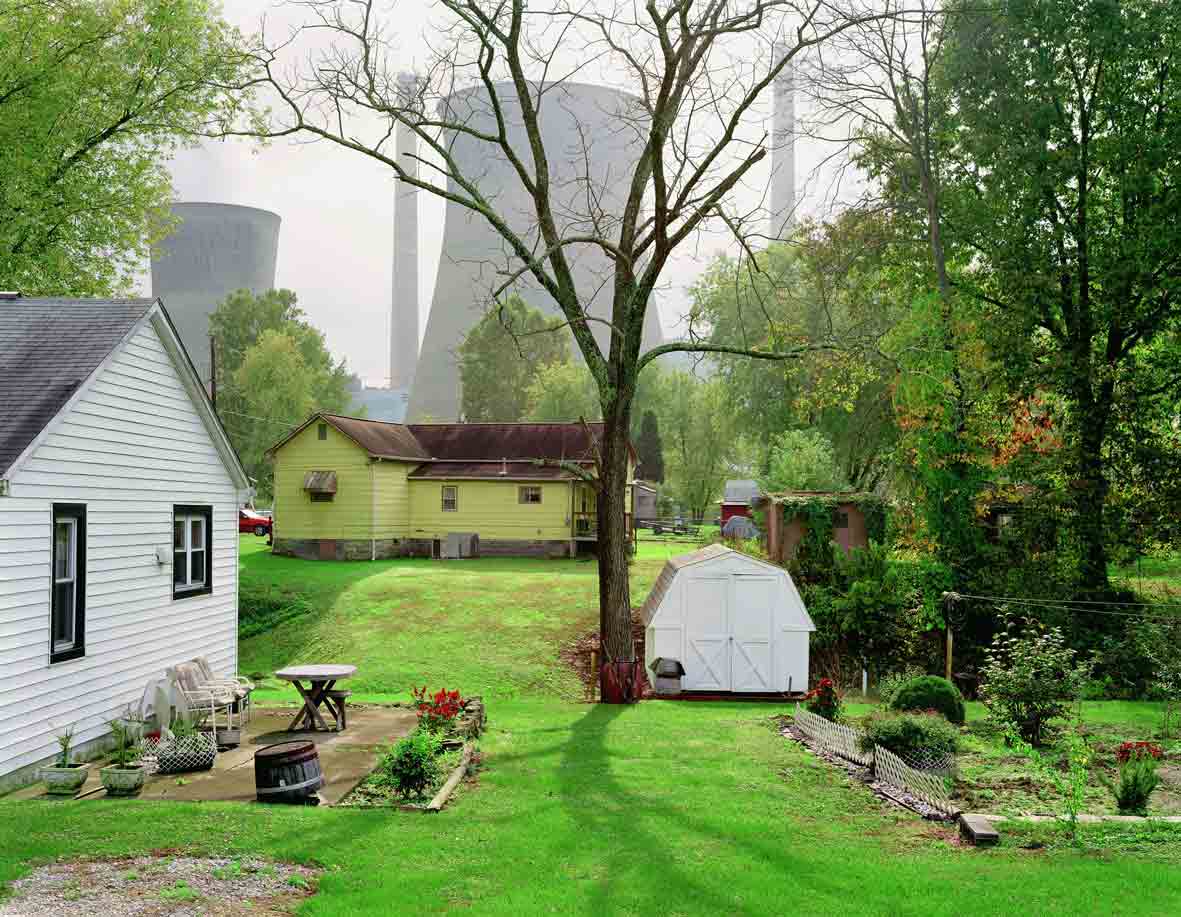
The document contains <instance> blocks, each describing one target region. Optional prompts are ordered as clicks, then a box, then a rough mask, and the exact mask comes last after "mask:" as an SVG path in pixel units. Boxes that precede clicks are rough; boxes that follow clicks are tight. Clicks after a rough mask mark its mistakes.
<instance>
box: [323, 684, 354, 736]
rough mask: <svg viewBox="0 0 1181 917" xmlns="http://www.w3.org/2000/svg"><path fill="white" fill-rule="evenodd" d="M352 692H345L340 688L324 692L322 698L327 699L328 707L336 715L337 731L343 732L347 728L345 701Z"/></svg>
mask: <svg viewBox="0 0 1181 917" xmlns="http://www.w3.org/2000/svg"><path fill="white" fill-rule="evenodd" d="M352 693H353V692H352V691H345V690H342V689H340V688H333V689H332V690H331V691H325V692H324V697H326V698H327V699H328V706H330V707H331V708H332V709H333V712H334V713H335V715H336V725H337V729H338V730H339V731H342V732H343V731H344V730H345V729H347V728H348V725H349V723H348V716H347V714H346V713H345V701H347V700H348V699H349V696H350V695H351V694H352Z"/></svg>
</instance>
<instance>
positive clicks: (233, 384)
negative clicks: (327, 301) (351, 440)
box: [209, 290, 353, 501]
mask: <svg viewBox="0 0 1181 917" xmlns="http://www.w3.org/2000/svg"><path fill="white" fill-rule="evenodd" d="M296 302H297V300H296V295H295V293H293V292H292V291H291V290H267V291H266V292H264V293H257V294H256V293H251V292H250V291H249V290H238V291H236V292H234V293H231V294H230V295H229V296H227V297H226V298H225V299H224V300H223V301H222V302H221V304H220V305H219V306H218V307H217V309H216V310H215V311H214V312H213V314H212V315H211V316H210V317H209V332H210V334H211V335H212V337H213V341H214V357H215V361H216V366H217V411H218V414H219V415H220V416H221V419H222V421H223V423H224V424H225V425H226V428H227V430H229V433H230V439H231V440H232V441H233V443H234V447H235V448H236V449H237V450H238V454H239V455H240V456H241V458H242V461H243V464H244V465H245V466H246V470H247V472H248V473H249V474H250V476H251V477H253V478H254V479H255V480H256V482H257V483H256V487H257V488H258V493H259V499H260V500H262V501H266V500H269V499H270V496H271V479H272V471H271V466H270V463H269V462H267V461H266V459H265V456H264V454H263V453H264V452H265V451H266V449H267V447H269V446H271V445H273V444H274V443H275V442H276V441H278V440H279V439H280V438H281V437H282V436H283V433H284V432H285V431H286V430H289V429H291V428H292V427H293V426H295V425H296V424H299V423H302V422H303V421H304V420H305V419H306V418H307V416H308V415H309V414H311V413H312V412H313V411H333V412H337V413H350V412H351V411H352V409H353V406H352V395H351V394H350V392H349V372H348V368H347V366H346V365H345V362H344V360H336V359H335V358H334V357H333V356H332V354H331V352H330V351H329V350H328V347H327V345H326V343H325V340H324V335H323V333H322V332H321V331H320V330H319V329H318V328H315V327H313V326H312V325H310V324H309V323H308V322H307V321H306V320H305V318H304V313H303V310H302V309H300V308H299V307H298V305H296ZM264 344H265V347H264ZM260 348H262V349H261V350H260ZM248 364H250V368H249V371H244V368H245V367H247V365H248ZM275 386H278V387H279V389H280V391H275V390H274V387H275Z"/></svg>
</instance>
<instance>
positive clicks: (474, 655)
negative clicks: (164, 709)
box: [238, 535, 696, 702]
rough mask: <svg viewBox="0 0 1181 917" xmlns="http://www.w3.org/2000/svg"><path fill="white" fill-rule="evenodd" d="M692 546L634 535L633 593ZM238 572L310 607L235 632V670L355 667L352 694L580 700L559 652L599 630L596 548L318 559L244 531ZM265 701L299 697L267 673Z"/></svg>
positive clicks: (639, 597)
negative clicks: (455, 693) (414, 689)
mask: <svg viewBox="0 0 1181 917" xmlns="http://www.w3.org/2000/svg"><path fill="white" fill-rule="evenodd" d="M695 547H696V545H694V544H685V543H679V542H668V543H664V542H659V541H647V542H642V543H641V545H640V548H639V550H638V551H637V554H636V557H635V559H634V562H633V563H632V568H631V570H632V574H631V587H632V601H633V603H634V604H636V605H639V604H641V603H642V602H643V601H644V598H645V596H646V595H647V593H648V589H649V588H650V587H651V585H652V582H653V580H655V578H656V577H657V576H658V575H659V573H660V570H661V567H663V565H664V562H665V561H666V560H667V559H668V558H669V557H670V556H673V555H675V554H680V553H684V552H685V551H690V550H693V549H694V548H695ZM241 558H242V561H241V565H242V581H243V583H250V584H252V585H262V586H268V587H270V588H272V589H274V590H278V591H280V592H286V593H290V594H293V595H296V594H298V595H303V596H305V597H306V598H307V599H308V601H309V604H310V605H311V607H312V608H313V612H312V613H311V614H308V615H305V616H303V617H300V618H297V619H295V620H292V621H289V622H287V623H285V624H284V625H283V626H281V627H278V628H276V629H274V630H272V631H268V632H266V633H263V634H259V635H257V636H254V637H251V638H248V639H245V640H242V641H241V644H240V646H239V649H238V653H239V669H240V670H241V671H242V672H246V673H250V674H261V675H263V676H269V675H271V674H272V673H273V672H275V671H276V670H277V669H281V668H283V667H284V666H286V665H291V664H293V663H312V662H342V663H349V664H352V665H356V666H357V676H356V677H355V678H354V679H352V680H350V682H349V684H348V687H349V688H350V689H351V690H353V691H354V692H356V693H357V694H358V696H359V697H360V698H365V697H373V696H375V695H381V696H386V697H388V696H396V697H400V698H403V699H406V698H409V690H410V688H411V686H414V685H422V684H428V685H429V686H430V687H431V688H438V687H442V686H444V685H446V686H447V687H458V688H461V689H462V690H463V691H465V692H466V693H468V694H482V695H484V697H485V699H486V700H490V699H495V698H511V697H521V696H529V695H533V696H539V695H540V696H546V697H563V698H569V699H576V698H578V697H580V696H581V694H582V687H581V685H580V684H579V683H578V680H577V677H576V676H575V674H574V671H573V669H571V667H570V666H569V665H568V664H566V663H564V662H563V661H562V660H561V659H560V658H559V653H560V651H561V650H562V649H564V648H567V647H569V646H571V645H573V643H574V642H575V641H576V640H578V639H579V638H580V637H582V636H584V635H586V634H587V633H590V632H593V631H596V630H598V626H599V612H598V602H599V592H598V590H599V586H598V572H597V568H596V564H595V562H594V559H593V558H583V559H574V560H571V559H563V560H546V559H535V558H479V559H476V560H465V561H437V560H425V559H419V558H411V559H398V560H386V561H376V562H364V561H357V562H350V563H325V562H323V561H314V560H301V559H298V558H293V557H277V556H275V555H272V554H271V553H270V551H269V550H268V549H267V547H266V541H265V540H264V539H262V538H255V537H254V536H252V535H244V536H242V539H241ZM259 696H260V698H261V699H262V700H264V701H276V700H290V701H292V702H295V701H297V700H298V697H297V695H296V694H295V692H294V690H292V689H291V688H290V687H289V686H286V685H285V684H284V683H282V682H278V681H276V680H274V679H270V678H264V680H263V690H262V692H261V693H260V695H259Z"/></svg>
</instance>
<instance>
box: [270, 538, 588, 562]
mask: <svg viewBox="0 0 1181 917" xmlns="http://www.w3.org/2000/svg"><path fill="white" fill-rule="evenodd" d="M271 550H272V552H273V553H275V554H280V555H283V556H285V557H302V558H304V559H305V560H370V559H372V558H374V557H375V556H376V559H378V560H386V559H388V558H391V557H431V556H433V552H434V550H435V549H434V545H433V542H432V541H431V540H430V539H426V538H379V539H377V541H376V543H374V542H372V541H370V540H369V539H367V538H347V539H346V538H278V537H276V538H275V543H274V545H273V546H272V548H271ZM480 555H481V556H483V557H570V556H571V543H570V542H569V541H516V540H507V539H499V540H498V539H495V538H490V539H484V538H481V539H480Z"/></svg>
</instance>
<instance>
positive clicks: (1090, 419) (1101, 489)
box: [1073, 379, 1110, 593]
mask: <svg viewBox="0 0 1181 917" xmlns="http://www.w3.org/2000/svg"><path fill="white" fill-rule="evenodd" d="M1075 392H1076V394H1075V403H1076V404H1077V405H1078V432H1077V436H1078V441H1077V443H1076V446H1075V471H1076V477H1075V480H1074V500H1073V503H1074V510H1075V520H1074V523H1075V531H1076V533H1077V537H1078V540H1079V586H1080V587H1081V588H1082V590H1083V591H1084V592H1087V593H1102V592H1106V591H1107V589H1108V586H1109V581H1108V578H1107V540H1106V530H1105V522H1106V505H1107V492H1108V490H1109V489H1110V485H1109V484H1108V481H1107V477H1106V475H1104V473H1103V445H1104V442H1105V441H1106V438H1107V423H1108V416H1107V415H1108V412H1109V411H1110V405H1109V404H1105V403H1103V399H1101V398H1100V399H1096V398H1095V397H1094V395H1093V394H1092V391H1091V386H1090V384H1089V382H1088V381H1086V380H1082V379H1079V380H1078V381H1077V382H1076V385H1075Z"/></svg>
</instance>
